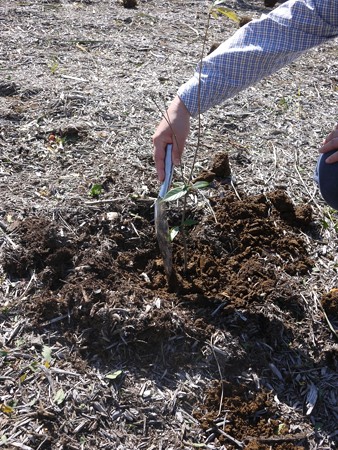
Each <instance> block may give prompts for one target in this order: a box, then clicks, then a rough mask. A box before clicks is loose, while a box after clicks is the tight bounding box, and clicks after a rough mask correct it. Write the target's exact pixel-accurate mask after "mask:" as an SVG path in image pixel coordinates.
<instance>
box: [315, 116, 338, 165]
mask: <svg viewBox="0 0 338 450" xmlns="http://www.w3.org/2000/svg"><path fill="white" fill-rule="evenodd" d="M332 150H337V151H336V152H334V153H333V154H332V155H330V156H329V157H328V158H326V162H327V163H328V164H332V163H336V162H338V124H336V126H335V128H334V130H333V131H331V133H330V134H329V135H328V136H327V137H326V138H325V140H324V142H323V144H322V146H321V148H320V149H319V152H320V153H327V152H330V151H332Z"/></svg>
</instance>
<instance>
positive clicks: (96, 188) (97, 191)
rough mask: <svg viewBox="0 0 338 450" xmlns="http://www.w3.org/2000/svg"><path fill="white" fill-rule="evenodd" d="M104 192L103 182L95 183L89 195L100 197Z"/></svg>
mask: <svg viewBox="0 0 338 450" xmlns="http://www.w3.org/2000/svg"><path fill="white" fill-rule="evenodd" d="M102 192H103V186H102V184H93V186H92V187H91V189H90V191H89V195H90V196H91V197H98V196H99V195H100V194H102Z"/></svg>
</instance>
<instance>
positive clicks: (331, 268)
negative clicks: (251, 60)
mask: <svg viewBox="0 0 338 450" xmlns="http://www.w3.org/2000/svg"><path fill="white" fill-rule="evenodd" d="M228 6H229V7H232V8H233V9H234V10H236V11H237V13H238V14H239V15H240V16H241V17H242V16H245V15H250V16H254V17H255V16H259V15H260V14H261V13H262V12H266V11H268V10H267V9H265V8H264V7H263V5H262V2H259V1H252V2H250V3H249V2H248V3H245V2H233V1H229V2H228ZM0 12H1V14H0V16H1V17H0V26H1V35H2V42H1V44H0V45H1V66H0V67H1V75H0V124H1V134H0V151H1V153H0V183H1V193H2V196H1V203H0V243H1V264H2V265H1V267H2V269H1V278H0V279H1V287H0V295H1V303H0V305H1V309H0V320H1V322H0V327H1V335H0V344H1V350H0V352H1V354H0V356H1V360H0V361H1V362H0V367H1V370H0V381H1V384H0V430H1V435H0V437H1V439H0V447H2V448H4V449H12V448H21V449H26V450H28V449H41V450H44V449H99V448H100V449H101V448H102V449H114V450H115V449H119V450H122V449H130V450H131V449H149V450H150V449H193V448H206V449H218V448H223V449H237V448H243V449H262V450H265V449H276V450H277V449H278V450H286V449H331V448H332V449H333V448H335V446H336V444H337V436H338V428H337V422H338V407H337V403H338V402H337V398H338V375H337V370H338V348H337V328H338V291H337V289H336V288H337V255H336V251H337V245H338V241H337V237H336V230H337V216H336V213H335V212H334V211H332V210H330V209H329V208H328V207H326V206H325V204H324V203H323V202H322V200H321V198H320V196H319V194H318V192H317V188H316V186H315V185H314V183H313V181H312V172H313V167H314V165H315V161H316V158H317V148H318V146H319V144H320V142H321V140H322V139H323V137H324V136H325V135H326V134H327V133H328V132H329V131H330V129H331V127H332V126H333V123H334V118H335V114H336V105H337V96H338V90H337V83H338V79H337V64H338V63H337V60H336V55H337V42H331V43H330V44H326V45H325V46H323V47H322V48H320V49H315V50H313V51H311V52H310V53H309V54H308V55H307V56H304V57H303V58H301V59H300V60H299V61H297V62H296V63H294V64H292V65H291V66H290V67H288V68H285V69H283V70H281V71H280V72H279V73H278V74H276V75H275V76H273V77H270V78H269V79H267V80H264V81H263V82H261V83H259V84H258V85H257V86H255V87H253V88H251V89H248V90H247V91H246V92H244V93H243V94H242V95H241V96H238V97H236V98H234V99H232V100H229V101H228V102H226V103H225V104H224V105H222V106H220V107H216V108H214V109H213V110H212V111H210V112H209V113H207V114H205V116H204V117H203V118H202V146H201V148H200V150H199V155H198V159H197V164H196V167H195V169H194V176H196V177H199V178H202V179H205V178H207V179H208V180H209V181H211V184H210V186H209V188H208V189H207V190H206V191H204V193H203V196H201V195H196V196H193V197H192V198H191V199H190V201H189V207H188V214H189V217H190V218H192V219H194V220H196V221H197V224H196V225H195V226H194V227H193V228H192V229H191V230H190V231H189V234H188V239H187V245H188V261H187V267H186V269H185V268H184V257H183V255H184V250H183V249H184V245H183V244H184V243H183V238H182V233H180V234H179V235H178V236H177V237H176V238H175V240H174V243H173V257H174V268H175V273H176V275H177V278H176V280H177V283H176V285H175V286H171V289H168V286H167V282H166V277H165V273H164V268H163V263H162V260H161V256H160V252H159V249H158V245H157V242H156V237H155V234H154V221H153V215H154V210H153V202H154V199H155V198H156V196H157V192H158V188H159V186H158V183H157V181H156V176H155V171H154V168H153V162H152V149H151V135H152V133H153V131H154V128H155V126H156V123H157V122H158V120H159V118H160V116H161V114H160V112H159V110H158V108H157V106H156V104H157V105H160V108H162V107H163V108H164V106H165V105H166V104H167V103H168V102H169V101H170V99H171V98H172V96H173V95H174V93H175V91H176V89H177V87H178V86H179V85H180V84H181V83H182V82H183V81H184V80H186V79H187V78H188V77H189V76H190V75H191V73H192V71H193V68H194V66H195V64H196V62H197V61H198V59H199V55H200V51H201V46H202V40H203V35H204V32H205V24H206V13H207V3H206V2H201V1H189V2H188V1H175V0H170V1H167V2H165V1H162V0H157V1H140V0H139V1H138V5H137V7H136V8H131V9H127V8H124V7H123V5H122V2H115V1H113V2H107V1H89V0H88V1H83V2H73V1H51V0H49V1H41V0H40V1H39V2H37V1H22V2H21V1H20V2H16V1H15V2H12V1H1V2H0ZM235 29H236V25H235V24H233V23H232V22H229V21H227V20H226V19H224V18H223V19H219V20H217V21H216V20H214V21H213V22H212V25H211V29H210V30H209V40H208V45H210V46H211V44H212V43H213V42H219V41H221V40H222V39H225V38H226V37H227V36H229V35H231V34H232V33H233V32H234V30H235ZM155 102H156V104H155ZM197 132H198V130H197V124H196V123H195V122H194V123H193V129H192V134H191V139H190V142H189V145H188V148H187V151H186V156H185V161H184V165H183V173H184V175H187V174H188V173H189V171H190V166H191V161H192V157H193V153H194V150H195V145H196V138H197ZM228 158H229V161H230V168H231V177H230V176H229V166H228V164H227V161H228ZM179 178H180V173H179V171H177V173H176V179H179ZM95 188H96V189H98V191H97V192H96V195H95ZM181 208H182V206H181V204H180V203H179V204H178V205H176V204H172V205H169V220H170V224H171V225H173V226H175V225H177V224H178V223H179V221H180V216H181Z"/></svg>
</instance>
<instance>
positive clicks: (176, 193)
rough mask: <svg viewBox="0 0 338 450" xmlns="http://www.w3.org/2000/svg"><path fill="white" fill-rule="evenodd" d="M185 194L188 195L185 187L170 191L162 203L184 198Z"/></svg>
mask: <svg viewBox="0 0 338 450" xmlns="http://www.w3.org/2000/svg"><path fill="white" fill-rule="evenodd" d="M187 193H188V187H187V186H184V187H177V188H174V189H170V191H168V192H167V193H166V195H165V196H164V197H163V199H162V201H163V202H173V201H175V200H178V199H179V198H182V197H184V196H185V195H187Z"/></svg>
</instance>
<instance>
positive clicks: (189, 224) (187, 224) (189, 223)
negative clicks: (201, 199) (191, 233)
mask: <svg viewBox="0 0 338 450" xmlns="http://www.w3.org/2000/svg"><path fill="white" fill-rule="evenodd" d="M197 224H198V220H195V219H186V220H185V221H184V222H183V226H185V227H192V226H193V225H197Z"/></svg>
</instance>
